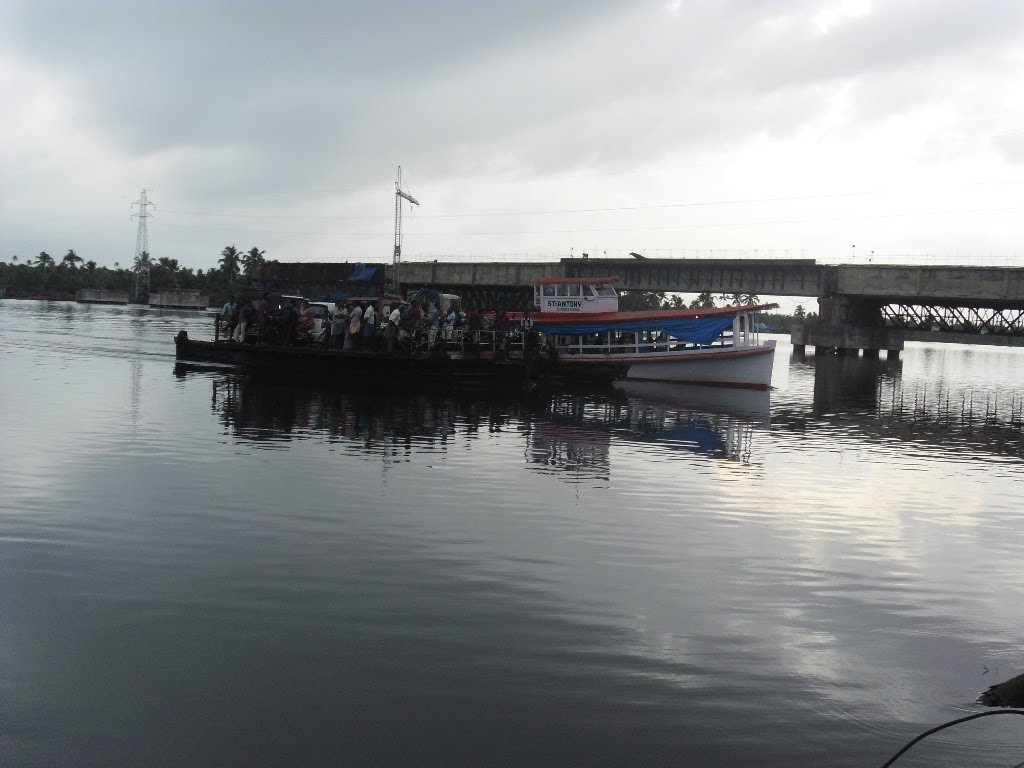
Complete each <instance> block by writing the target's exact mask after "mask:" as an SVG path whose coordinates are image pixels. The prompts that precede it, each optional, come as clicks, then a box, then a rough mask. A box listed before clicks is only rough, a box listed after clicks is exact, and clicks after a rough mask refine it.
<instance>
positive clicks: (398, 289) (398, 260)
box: [391, 166, 420, 295]
mask: <svg viewBox="0 0 1024 768" xmlns="http://www.w3.org/2000/svg"><path fill="white" fill-rule="evenodd" d="M403 199H405V200H408V201H409V202H410V203H412V204H413V205H419V204H420V201H419V200H417V199H416V198H415V197H413V196H412V195H410V194H409V193H408V192H405V191H404V190H403V189H402V166H398V178H397V179H396V180H395V258H394V262H393V263H392V266H391V288H392V290H393V291H394V292H395V293H396V294H398V295H401V294H402V279H401V269H402V266H401V265H402V200H403Z"/></svg>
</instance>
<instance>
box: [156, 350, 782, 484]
mask: <svg viewBox="0 0 1024 768" xmlns="http://www.w3.org/2000/svg"><path fill="white" fill-rule="evenodd" d="M175 373H176V375H178V376H182V377H184V376H190V375H200V376H208V377H209V379H210V382H211V392H212V396H211V409H212V411H213V412H214V413H215V414H216V415H217V417H218V418H219V419H220V420H221V422H222V423H223V425H224V428H225V430H226V431H228V432H229V433H231V434H233V435H235V436H236V437H238V438H241V439H244V440H247V441H254V442H257V443H261V442H266V443H274V442H283V441H291V440H303V439H314V440H316V439H321V440H323V439H327V440H343V441H350V442H356V443H358V444H359V445H360V450H362V451H364V452H366V453H369V454H376V455H379V456H383V457H384V458H390V459H394V460H401V459H402V456H403V455H407V454H410V453H412V452H414V451H448V450H458V449H460V448H468V443H467V441H472V440H473V438H474V437H477V436H480V435H482V434H486V433H493V432H511V433H515V434H518V435H521V436H522V437H523V439H525V442H526V446H525V451H524V457H525V461H526V464H527V465H528V467H529V468H531V469H533V470H539V471H542V472H551V473H554V474H559V475H560V476H561V477H562V478H563V479H566V480H570V481H573V482H591V481H602V480H607V479H608V478H609V476H610V469H611V461H610V451H611V447H612V445H613V443H615V442H617V441H618V442H630V443H639V444H643V443H653V442H657V443H658V445H659V448H662V449H667V450H669V451H672V450H679V451H685V452H695V453H699V454H704V455H707V456H710V457H713V458H718V459H726V460H731V461H741V462H749V461H750V460H751V454H752V447H753V436H754V433H755V432H756V430H758V429H759V428H767V426H768V393H767V392H760V391H752V390H717V389H712V388H707V387H699V386H698V387H690V386H684V385H675V384H674V385H668V386H666V388H665V391H659V390H658V389H657V387H658V386H659V385H655V384H652V385H649V386H647V391H648V392H649V396H640V395H638V394H633V393H627V392H625V391H623V390H620V389H617V388H609V389H607V390H605V391H603V392H601V393H597V394H590V393H588V394H578V393H563V394H557V395H544V396H523V397H522V398H520V399H508V398H496V397H492V396H488V395H487V394H486V393H480V394H477V395H471V394H467V393H461V392H460V393H459V394H447V395H446V394H437V393H410V392H404V393H395V392H387V393H373V392H370V393H367V392H362V391H356V392H352V391H346V390H344V389H337V388H333V387H331V388H329V387H325V386H301V385H296V384H294V383H285V382H280V381H274V380H262V379H257V378H251V377H249V376H245V375H239V374H237V373H235V372H231V371H225V370H224V369H217V368H212V367H204V366H194V365H189V364H182V363H179V364H178V365H177V366H176V367H175ZM651 386H653V387H655V389H654V390H651V389H650V387H651Z"/></svg>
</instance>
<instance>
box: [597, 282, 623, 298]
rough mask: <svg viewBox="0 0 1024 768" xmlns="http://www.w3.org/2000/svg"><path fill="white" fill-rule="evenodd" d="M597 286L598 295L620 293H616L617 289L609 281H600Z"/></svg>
mask: <svg viewBox="0 0 1024 768" xmlns="http://www.w3.org/2000/svg"><path fill="white" fill-rule="evenodd" d="M595 287H596V288H597V295H598V296H617V295H618V294H616V293H615V289H614V288H613V287H612V286H611V285H609V284H608V283H600V284H599V285H597V286H595Z"/></svg>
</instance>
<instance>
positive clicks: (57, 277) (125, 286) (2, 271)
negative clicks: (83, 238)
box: [0, 245, 267, 305]
mask: <svg viewBox="0 0 1024 768" xmlns="http://www.w3.org/2000/svg"><path fill="white" fill-rule="evenodd" d="M217 263H218V266H217V267H216V268H214V269H209V270H206V271H204V270H202V269H195V270H194V269H192V268H190V267H182V266H181V265H180V264H179V263H178V260H177V259H171V258H167V257H160V258H158V259H156V260H154V259H153V258H152V257H151V256H150V254H148V253H146V252H145V251H143V252H142V253H141V254H139V255H138V256H136V257H135V259H134V261H133V263H132V264H130V265H125V266H122V265H121V264H120V263H118V262H114V266H113V267H101V266H99V265H98V264H97V263H96V262H95V261H92V260H89V261H86V260H85V259H83V258H82V257H81V256H79V255H78V254H77V253H76V252H75V251H74V249H69V250H68V252H67V253H66V254H64V256H63V257H62V258H61V259H60V260H59V261H58V260H57V259H55V258H54V257H53V256H51V255H50V254H48V253H47V252H46V251H40V252H39V255H38V256H35V257H34V258H28V259H24V260H22V259H20V258H19V257H18V256H12V257H11V258H10V261H8V262H2V261H0V286H6V288H7V295H8V296H9V297H12V298H44V299H73V298H74V297H75V292H76V291H78V290H79V289H80V288H98V289H105V290H111V291H127V292H129V293H130V292H131V291H132V288H133V282H134V279H135V272H136V270H137V269H138V268H139V267H148V269H149V291H150V292H151V293H156V292H159V291H162V290H171V289H175V288H181V289H188V288H197V289H199V291H200V292H202V293H205V294H207V295H209V296H210V297H211V299H212V300H213V303H214V304H215V305H216V304H217V303H219V302H220V301H221V300H222V299H223V298H225V297H226V296H227V294H229V293H231V292H233V291H235V290H237V289H239V288H243V287H247V286H248V285H249V284H250V283H251V282H252V281H253V280H256V279H258V278H259V276H260V274H261V273H262V272H263V266H264V265H265V264H266V263H267V259H266V251H264V250H262V249H260V248H258V247H256V246H253V247H252V248H250V249H249V250H248V251H245V252H242V251H239V250H238V248H236V247H235V246H234V245H228V246H225V248H224V249H223V250H222V251H221V252H220V258H219V259H218V260H217ZM148 299H149V297H148V296H145V295H143V296H139V297H138V300H139V301H147V300H148Z"/></svg>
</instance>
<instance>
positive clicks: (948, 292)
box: [402, 258, 1024, 356]
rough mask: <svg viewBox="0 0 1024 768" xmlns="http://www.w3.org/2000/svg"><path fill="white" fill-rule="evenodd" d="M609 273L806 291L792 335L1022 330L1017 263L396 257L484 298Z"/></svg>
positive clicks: (709, 286) (645, 285)
mask: <svg viewBox="0 0 1024 768" xmlns="http://www.w3.org/2000/svg"><path fill="white" fill-rule="evenodd" d="M563 275H564V276H572V277H599V276H603V275H618V276H619V277H620V278H621V280H622V281H621V283H620V284H619V286H620V288H621V289H622V290H627V291H630V290H643V291H665V292H679V293H700V292H703V291H710V292H711V293H714V294H723V293H724V294H730V295H731V294H736V293H738V294H744V295H757V296H761V297H765V296H797V297H814V298H816V299H817V300H818V306H819V313H818V314H819V320H818V324H817V325H816V326H815V327H813V328H811V327H808V328H801V327H797V328H794V329H793V343H794V344H795V345H796V346H797V348H798V349H800V348H802V347H803V346H805V345H812V346H815V347H817V348H824V349H829V350H832V349H834V350H839V351H842V352H850V351H853V352H856V351H859V350H864V351H865V353H868V354H877V352H878V350H882V349H885V350H887V352H888V354H889V355H890V356H898V353H899V350H901V349H902V348H903V341H904V339H905V338H920V337H921V334H933V333H936V332H938V334H939V335H938V336H935V338H942V339H943V340H950V339H949V336H950V335H951V334H952V335H954V338H955V336H956V334H960V339H961V340H962V338H963V335H964V334H975V335H976V334H988V335H990V336H992V337H1012V338H1024V268H989V267H928V266H899V265H882V264H878V265H872V264H865V265H825V264H817V263H816V262H814V261H813V260H810V259H761V260H751V259H728V260H726V259H723V260H703V259H643V258H640V259H636V258H633V259H562V260H561V261H558V262H545V263H535V264H529V263H510V262H496V263H482V264H481V263H475V264H473V263H457V262H433V263H426V264H424V263H410V264H403V265H402V276H403V278H405V279H406V280H408V284H409V285H410V286H412V285H432V286H435V287H443V288H444V289H446V290H449V291H451V292H453V293H460V294H462V295H464V296H466V297H467V301H470V302H473V301H474V299H476V303H480V304H482V305H485V306H506V307H508V308H518V307H519V306H526V305H527V304H528V303H529V302H530V289H529V286H530V285H531V284H532V283H533V282H534V281H535V280H537V279H538V278H542V277H556V276H563Z"/></svg>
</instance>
